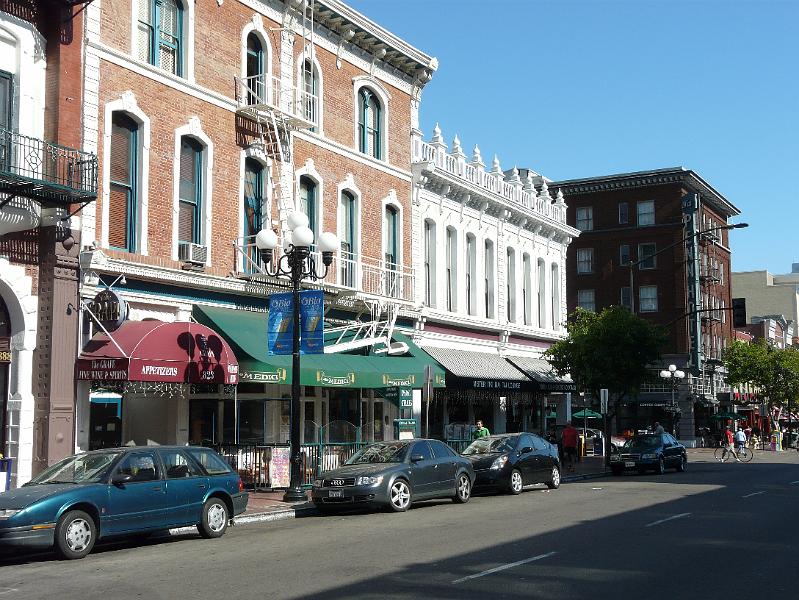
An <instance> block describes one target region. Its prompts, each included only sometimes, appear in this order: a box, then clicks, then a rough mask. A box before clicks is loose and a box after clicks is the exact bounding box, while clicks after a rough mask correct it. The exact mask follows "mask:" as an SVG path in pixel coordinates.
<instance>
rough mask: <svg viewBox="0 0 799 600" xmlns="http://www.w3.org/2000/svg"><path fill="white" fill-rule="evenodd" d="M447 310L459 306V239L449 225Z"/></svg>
mask: <svg viewBox="0 0 799 600" xmlns="http://www.w3.org/2000/svg"><path fill="white" fill-rule="evenodd" d="M446 250H447V310H449V311H453V310H456V309H457V308H458V304H457V293H458V290H457V281H458V272H457V269H458V239H457V237H456V233H455V230H454V229H453V228H452V227H447V248H446Z"/></svg>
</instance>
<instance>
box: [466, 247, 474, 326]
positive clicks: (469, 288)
mask: <svg viewBox="0 0 799 600" xmlns="http://www.w3.org/2000/svg"><path fill="white" fill-rule="evenodd" d="M476 275H477V239H476V238H475V237H474V234H473V233H469V234H466V312H467V313H468V314H470V315H476V314H477V279H476Z"/></svg>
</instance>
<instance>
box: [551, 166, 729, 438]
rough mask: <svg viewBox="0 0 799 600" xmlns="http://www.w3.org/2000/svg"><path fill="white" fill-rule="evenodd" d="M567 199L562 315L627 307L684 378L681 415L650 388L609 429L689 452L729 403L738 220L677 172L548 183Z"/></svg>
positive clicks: (661, 386) (663, 389)
mask: <svg viewBox="0 0 799 600" xmlns="http://www.w3.org/2000/svg"><path fill="white" fill-rule="evenodd" d="M549 185H550V188H552V189H553V190H558V191H560V192H562V193H563V194H564V196H565V197H566V198H568V199H569V203H568V211H567V215H568V217H567V223H568V224H570V225H573V226H575V227H576V228H577V229H579V230H580V236H579V237H578V238H576V239H575V240H574V241H573V242H572V243H571V245H570V246H569V250H568V258H567V261H566V281H567V294H566V299H567V304H568V310H569V312H572V311H574V310H575V309H576V308H577V307H578V306H579V307H581V308H584V309H586V310H593V311H600V310H602V309H603V308H606V307H609V306H612V305H621V306H626V307H628V308H630V309H632V310H633V312H635V314H637V315H639V316H641V317H643V318H645V319H648V320H650V321H652V322H653V323H656V324H659V325H663V326H664V327H666V328H667V330H668V333H669V345H668V348H667V349H666V351H665V354H664V357H663V365H662V366H660V365H659V366H657V371H659V370H660V369H661V368H662V367H666V366H668V365H669V364H675V365H676V366H677V367H678V368H679V369H682V370H684V371H686V373H687V377H686V381H683V382H682V383H681V384H680V385H679V389H678V390H677V391H678V394H677V397H678V400H677V404H678V406H679V413H677V412H676V411H675V407H673V406H671V387H670V386H669V385H667V383H666V382H662V383H661V382H659V381H658V382H657V383H656V384H654V385H650V386H648V387H646V388H644V389H643V390H642V393H641V394H640V397H639V398H638V399H637V400H633V401H630V402H628V403H627V404H625V406H624V407H623V408H622V410H621V412H620V414H619V417H618V421H617V426H618V427H619V428H620V429H622V430H623V429H637V428H641V427H645V426H648V425H651V424H652V422H653V421H661V422H664V421H665V422H666V423H670V422H671V415H675V414H679V415H680V418H679V420H678V421H679V426H678V434H679V435H680V437H681V439H683V440H686V441H687V442H688V443H690V442H691V441H692V440H693V439H694V432H695V427H697V426H699V425H704V424H705V420H706V419H707V418H708V417H709V407H711V406H712V405H715V404H717V403H718V402H719V401H720V400H721V399H728V398H729V394H723V393H722V392H725V391H727V387H726V384H725V383H724V378H723V375H724V374H723V372H722V369H721V360H720V359H721V353H722V351H723V350H724V348H725V347H726V346H727V344H728V341H729V340H730V339H731V338H732V336H733V329H732V319H731V315H730V313H729V311H728V310H727V309H728V308H729V307H731V295H730V282H729V273H730V256H731V250H730V246H729V235H728V234H729V231H728V229H729V228H730V226H729V225H728V219H729V218H730V217H735V216H737V215H739V214H740V211H739V210H738V209H737V208H736V207H735V206H734V205H733V204H732V203H731V202H729V201H728V200H727V199H726V198H725V197H724V196H722V195H721V194H720V193H719V192H718V191H717V190H715V189H714V188H713V187H712V186H711V185H710V184H708V183H707V182H706V181H705V180H704V179H702V178H701V177H700V176H699V175H698V174H697V173H696V172H694V171H691V170H687V169H683V168H682V167H674V168H666V169H655V170H651V171H641V172H636V173H621V174H617V175H605V176H600V177H589V178H585V179H572V180H567V181H555V182H551V183H550V184H549Z"/></svg>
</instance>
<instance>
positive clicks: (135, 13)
mask: <svg viewBox="0 0 799 600" xmlns="http://www.w3.org/2000/svg"><path fill="white" fill-rule="evenodd" d="M177 1H178V2H180V7H181V8H182V9H183V23H182V31H183V39H182V40H181V48H182V50H183V52H182V54H183V56H182V58H183V65H182V67H183V69H182V70H183V75H179V76H178V75H176V77H178V78H180V79H186V80H187V81H190V82H192V83H194V0H177ZM130 15H131V20H130V21H131V23H130V57H131V58H132V59H133V60H134V61H136V62H137V63H140V64H146V65H150V63H149V62H146V61H142V60H139V0H131V3H130ZM150 66H152V67H154V68H156V69H158V70H159V71H164V72H165V73H166V72H168V71H165V70H164V69H161V68H160V67H155V66H154V65H150ZM170 74H171V73H170Z"/></svg>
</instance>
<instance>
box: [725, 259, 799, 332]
mask: <svg viewBox="0 0 799 600" xmlns="http://www.w3.org/2000/svg"><path fill="white" fill-rule="evenodd" d="M732 297H733V298H743V299H744V300H745V301H746V304H745V308H746V317H747V323H751V318H749V317H750V316H765V315H783V316H784V318H785V319H787V320H788V321H792V322H793V323H797V322H798V321H797V319H799V263H794V264H793V265H791V272H790V273H786V274H784V275H775V274H773V273H770V272H769V271H736V272H734V273H733V274H732Z"/></svg>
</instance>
